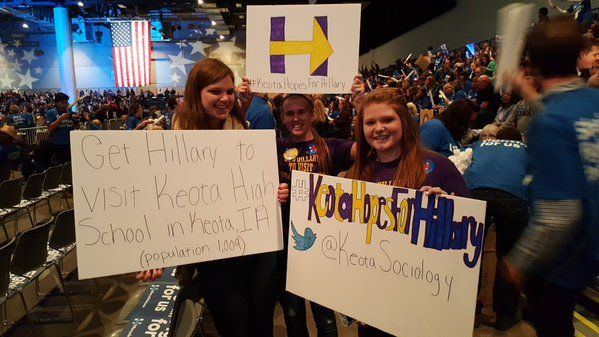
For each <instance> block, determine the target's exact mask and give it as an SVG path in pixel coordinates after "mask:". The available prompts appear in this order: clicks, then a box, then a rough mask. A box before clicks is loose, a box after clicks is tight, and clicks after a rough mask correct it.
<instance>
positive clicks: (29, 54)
mask: <svg viewBox="0 0 599 337" xmlns="http://www.w3.org/2000/svg"><path fill="white" fill-rule="evenodd" d="M23 54H24V55H23V57H22V58H21V59H22V60H25V61H27V62H29V65H31V62H33V60H35V59H36V58H37V57H36V56H35V55H33V54H34V52H33V50H30V51H27V50H25V51H23Z"/></svg>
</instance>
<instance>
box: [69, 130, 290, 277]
mask: <svg viewBox="0 0 599 337" xmlns="http://www.w3.org/2000/svg"><path fill="white" fill-rule="evenodd" d="M276 153H277V151H276V146H275V134H274V131H272V130H260V131H258V130H247V131H134V132H133V131H75V132H71V155H72V162H73V198H74V204H75V224H76V235H77V260H78V261H77V262H78V269H79V277H80V278H92V277H99V276H105V275H113V274H121V273H127V272H134V271H139V270H146V269H154V268H160V267H169V266H176V265H183V264H189V263H194V262H201V261H209V260H217V259H223V258H229V257H235V256H241V255H249V254H256V253H262V252H269V251H276V250H280V249H282V247H283V245H282V240H283V239H282V234H281V233H282V231H281V222H280V211H279V206H278V203H277V200H276V195H277V187H278V182H279V179H278V170H277V160H276Z"/></svg>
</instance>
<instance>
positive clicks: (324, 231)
mask: <svg viewBox="0 0 599 337" xmlns="http://www.w3.org/2000/svg"><path fill="white" fill-rule="evenodd" d="M291 181H292V188H291V221H290V230H289V233H290V234H289V238H288V240H289V254H288V269H287V290H288V291H290V292H292V293H294V294H297V295H299V296H302V297H304V298H307V299H309V300H311V301H314V302H317V303H319V304H321V305H323V306H325V307H328V308H331V309H333V310H335V311H337V312H340V313H343V314H345V315H347V316H350V317H352V318H355V319H356V320H358V321H361V322H363V323H366V324H368V325H371V326H373V327H376V328H378V329H381V330H383V331H386V332H388V333H391V334H393V335H397V336H410V337H430V336H444V337H464V336H472V332H473V326H474V312H475V306H476V296H477V285H478V275H479V269H480V265H481V261H482V251H483V242H484V241H483V237H484V227H485V225H484V221H485V202H483V201H478V200H472V199H466V198H459V197H455V196H436V195H431V196H427V195H426V194H423V193H422V192H419V191H415V190H411V189H405V188H400V187H394V186H386V185H379V184H373V183H366V182H360V181H356V180H350V179H344V178H338V177H332V176H323V175H318V174H313V173H305V172H300V171H293V175H292V179H291ZM423 323H424V324H423Z"/></svg>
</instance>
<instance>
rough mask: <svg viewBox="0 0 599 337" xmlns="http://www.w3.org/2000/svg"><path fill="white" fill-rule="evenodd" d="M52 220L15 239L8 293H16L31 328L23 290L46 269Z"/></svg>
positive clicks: (28, 230) (24, 232)
mask: <svg viewBox="0 0 599 337" xmlns="http://www.w3.org/2000/svg"><path fill="white" fill-rule="evenodd" d="M52 221H53V219H49V220H48V221H46V222H45V223H42V224H38V225H37V226H35V227H33V228H30V229H27V230H25V231H23V233H21V234H20V235H19V237H18V238H17V243H16V247H15V250H14V253H13V256H12V261H11V264H10V273H11V274H10V286H9V293H12V294H15V293H18V294H19V296H20V297H21V301H22V303H23V308H24V309H25V318H26V319H27V323H28V324H29V325H31V326H33V324H34V322H33V321H32V320H31V317H30V316H29V307H28V306H27V301H26V300H25V295H24V294H23V289H24V288H25V287H26V286H27V285H29V284H30V283H31V282H33V281H36V289H37V288H38V284H37V280H38V277H39V276H40V275H41V274H42V272H43V271H44V270H45V269H46V268H45V263H46V258H47V256H48V248H47V247H48V235H49V232H50V226H52Z"/></svg>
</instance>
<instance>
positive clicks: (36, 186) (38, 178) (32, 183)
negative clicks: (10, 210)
mask: <svg viewBox="0 0 599 337" xmlns="http://www.w3.org/2000/svg"><path fill="white" fill-rule="evenodd" d="M45 179H46V171H44V172H42V173H35V174H32V175H30V176H29V178H28V179H27V182H25V187H24V188H23V194H22V200H21V203H20V204H19V207H20V208H22V209H24V210H26V211H27V215H29V221H31V227H33V226H34V225H35V223H36V222H37V214H36V210H37V204H38V203H39V202H41V201H44V200H46V199H45V198H44V197H43V195H42V194H43V185H44V180H45ZM31 206H33V215H32V211H31V209H30V207H31ZM48 212H50V214H51V209H50V203H49V202H48ZM17 229H18V228H17V227H15V233H17V232H18V231H17Z"/></svg>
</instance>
